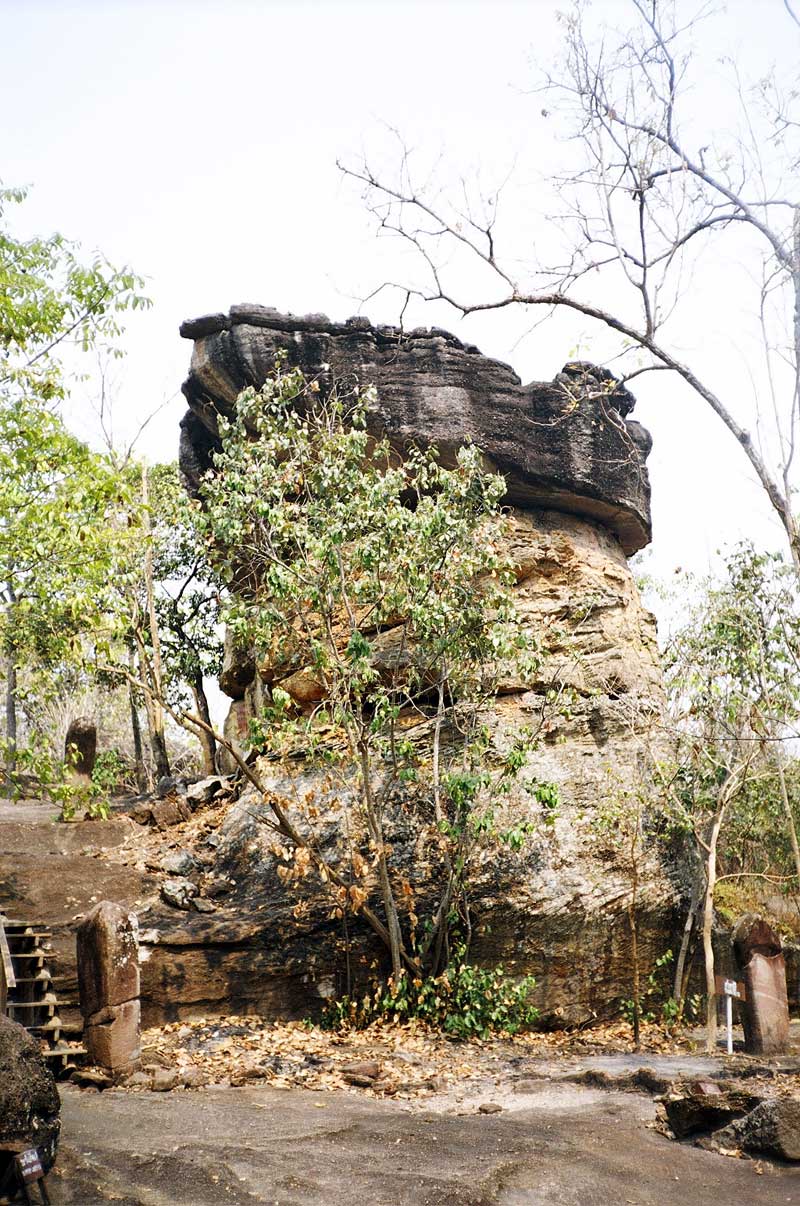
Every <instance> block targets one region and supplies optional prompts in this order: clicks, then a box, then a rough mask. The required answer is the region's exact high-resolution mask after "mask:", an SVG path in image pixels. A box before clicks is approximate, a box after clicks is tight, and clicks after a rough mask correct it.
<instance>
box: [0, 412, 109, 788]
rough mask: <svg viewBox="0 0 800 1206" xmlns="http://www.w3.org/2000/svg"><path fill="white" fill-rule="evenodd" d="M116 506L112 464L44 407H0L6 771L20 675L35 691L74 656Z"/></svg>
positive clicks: (96, 619) (92, 604) (100, 588)
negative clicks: (24, 673) (33, 679)
mask: <svg viewBox="0 0 800 1206" xmlns="http://www.w3.org/2000/svg"><path fill="white" fill-rule="evenodd" d="M120 501H121V493H120V482H119V479H118V477H117V475H116V473H115V472H114V470H113V467H112V466H111V465H110V464H109V463H108V461H106V460H105V459H104V458H103V457H101V456H98V455H96V454H94V453H92V452H91V451H90V450H89V449H88V448H87V447H86V445H85V444H82V443H81V441H80V440H77V439H76V438H75V437H74V436H72V435H71V434H70V432H69V431H67V429H66V428H65V426H64V424H63V423H62V421H61V420H60V419H59V418H58V416H57V415H55V414H53V413H52V412H51V411H50V410H48V409H47V408H46V407H44V406H42V405H40V404H37V403H34V402H28V401H25V400H23V399H21V398H17V399H16V400H15V401H13V402H8V403H7V404H6V405H4V406H3V405H0V566H2V580H1V581H0V601H1V602H2V613H1V614H0V640H2V647H3V653H4V659H5V680H6V740H7V752H8V767H9V769H13V763H14V757H15V750H16V745H17V739H18V703H19V672H20V668H21V667H22V666H23V665H24V666H25V668H26V671H27V674H28V679H29V686H30V678H31V675H34V676H35V677H36V683H37V689H38V690H40V691H41V690H42V689H44V685H45V682H46V680H47V677H48V676H49V677H50V679H51V681H52V682H54V681H55V672H56V668H58V667H60V666H63V665H64V663H65V662H70V661H72V662H74V661H75V660H76V658H80V657H81V656H82V654H83V651H84V649H83V645H82V640H83V637H84V635H85V634H86V633H87V631H88V630H89V629H90V628H92V627H93V626H96V625H100V624H101V623H102V618H103V615H104V600H105V599H106V597H107V584H108V581H109V578H110V577H111V576H112V571H113V566H114V562H115V556H116V545H117V536H119V535H120V533H119V531H118V529H117V530H115V527H114V522H113V519H114V515H115V513H116V511H117V509H118V507H119V504H120Z"/></svg>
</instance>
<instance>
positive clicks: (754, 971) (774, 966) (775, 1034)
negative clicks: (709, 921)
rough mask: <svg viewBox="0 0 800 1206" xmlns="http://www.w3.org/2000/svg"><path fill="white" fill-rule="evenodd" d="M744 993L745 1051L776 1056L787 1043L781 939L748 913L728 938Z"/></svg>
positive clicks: (786, 1013)
mask: <svg viewBox="0 0 800 1206" xmlns="http://www.w3.org/2000/svg"><path fill="white" fill-rule="evenodd" d="M731 942H732V943H733V949H734V953H735V955H736V960H737V962H738V964H739V967H740V968H741V974H742V979H743V980H744V984H745V992H746V994H747V997H746V1000H745V1002H744V1008H743V1010H742V1024H743V1027H744V1045H745V1050H746V1051H748V1052H751V1053H752V1054H754V1055H775V1054H778V1053H779V1052H781V1051H785V1050H786V1045H787V1043H788V1040H789V1002H788V997H787V993H786V963H785V960H784V958H783V953H782V951H781V940H780V938H779V936H778V935H777V934H776V933H775V931H774V930H773V929H772V927H771V926H770V925H768V924H767V922H766V921H764V919H763V918H762V917H759V916H757V915H756V914H754V913H747V914H745V916H744V917H742V918H741V919H740V920H739V921H738V922H737V923H736V925H735V927H734V930H733V933H732V935H731Z"/></svg>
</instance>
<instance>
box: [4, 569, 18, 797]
mask: <svg viewBox="0 0 800 1206" xmlns="http://www.w3.org/2000/svg"><path fill="white" fill-rule="evenodd" d="M6 599H7V604H6V649H5V654H6V774H7V775H8V776H9V777H10V776H11V775H13V774H14V772H15V771H16V769H17V650H16V648H15V645H14V637H13V632H14V605H15V604H16V602H17V596H16V593H15V591H14V587H13V585H12V583H11V582H8V583H6Z"/></svg>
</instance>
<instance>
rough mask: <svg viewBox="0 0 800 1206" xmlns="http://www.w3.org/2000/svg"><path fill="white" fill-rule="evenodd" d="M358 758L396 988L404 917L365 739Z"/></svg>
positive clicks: (401, 953) (401, 960)
mask: <svg viewBox="0 0 800 1206" xmlns="http://www.w3.org/2000/svg"><path fill="white" fill-rule="evenodd" d="M358 756H359V763H360V769H361V791H362V795H363V800H364V806H365V807H364V811H365V813H366V817H367V824H368V826H369V828H370V830H371V835H372V838H373V840H374V842H375V845H376V847H377V850H378V880H379V883H380V889H381V897H382V899H383V908H384V912H385V914H386V928H387V930H388V932H389V952H390V954H391V958H392V979H393V980H394V983H395V986H397V985H398V984H399V982H400V977H401V976H402V974H403V934H402V930H401V929H400V918H399V916H398V914H397V904H396V902H395V899H394V892H393V891H392V884H391V880H390V879H389V864H388V862H387V859H386V841H385V839H384V835H383V825H382V823H381V818H380V816H379V815H378V809H377V806H376V800H375V796H374V794H373V791H372V780H371V777H370V765H369V751H368V750H367V747H366V744H365V741H364V739H363V737H362V738H360V739H359V741H358Z"/></svg>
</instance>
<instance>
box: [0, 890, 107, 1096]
mask: <svg viewBox="0 0 800 1206" xmlns="http://www.w3.org/2000/svg"><path fill="white" fill-rule="evenodd" d="M50 937H51V934H50V933H49V932H48V930H47V929H46V928H45V927H44V926H40V925H35V924H33V923H31V922H27V921H13V920H9V919H8V918H6V917H4V916H3V915H2V913H0V1003H2V1005H3V1007H4V1012H5V1014H6V1016H7V1017H9V1018H10V1019H11V1020H12V1021H13V1022H18V1023H19V1025H20V1026H24V1027H25V1029H26V1030H27V1031H28V1033H29V1034H30V1035H32V1036H33V1037H34V1038H35V1039H38V1040H39V1042H40V1044H41V1047H42V1054H43V1055H44V1057H45V1059H46V1060H47V1061H48V1063H49V1064H50V1067H51V1068H52V1070H53V1073H54V1075H55V1076H56V1077H57V1078H59V1077H64V1076H67V1075H68V1074H69V1073H70V1072H72V1071H73V1070H74V1069H75V1068H76V1067H78V1065H79V1064H81V1063H83V1062H84V1058H85V1056H86V1048H85V1047H83V1046H82V1045H81V1044H80V1043H75V1042H70V1041H68V1040H67V1039H65V1038H64V1035H63V1031H64V1026H63V1024H62V1021H61V1018H60V1017H59V1014H58V997H57V995H56V992H55V989H54V987H53V977H52V976H51V974H50V969H49V968H48V966H47V954H48V949H49V944H48V942H47V940H48V939H49V938H50Z"/></svg>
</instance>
